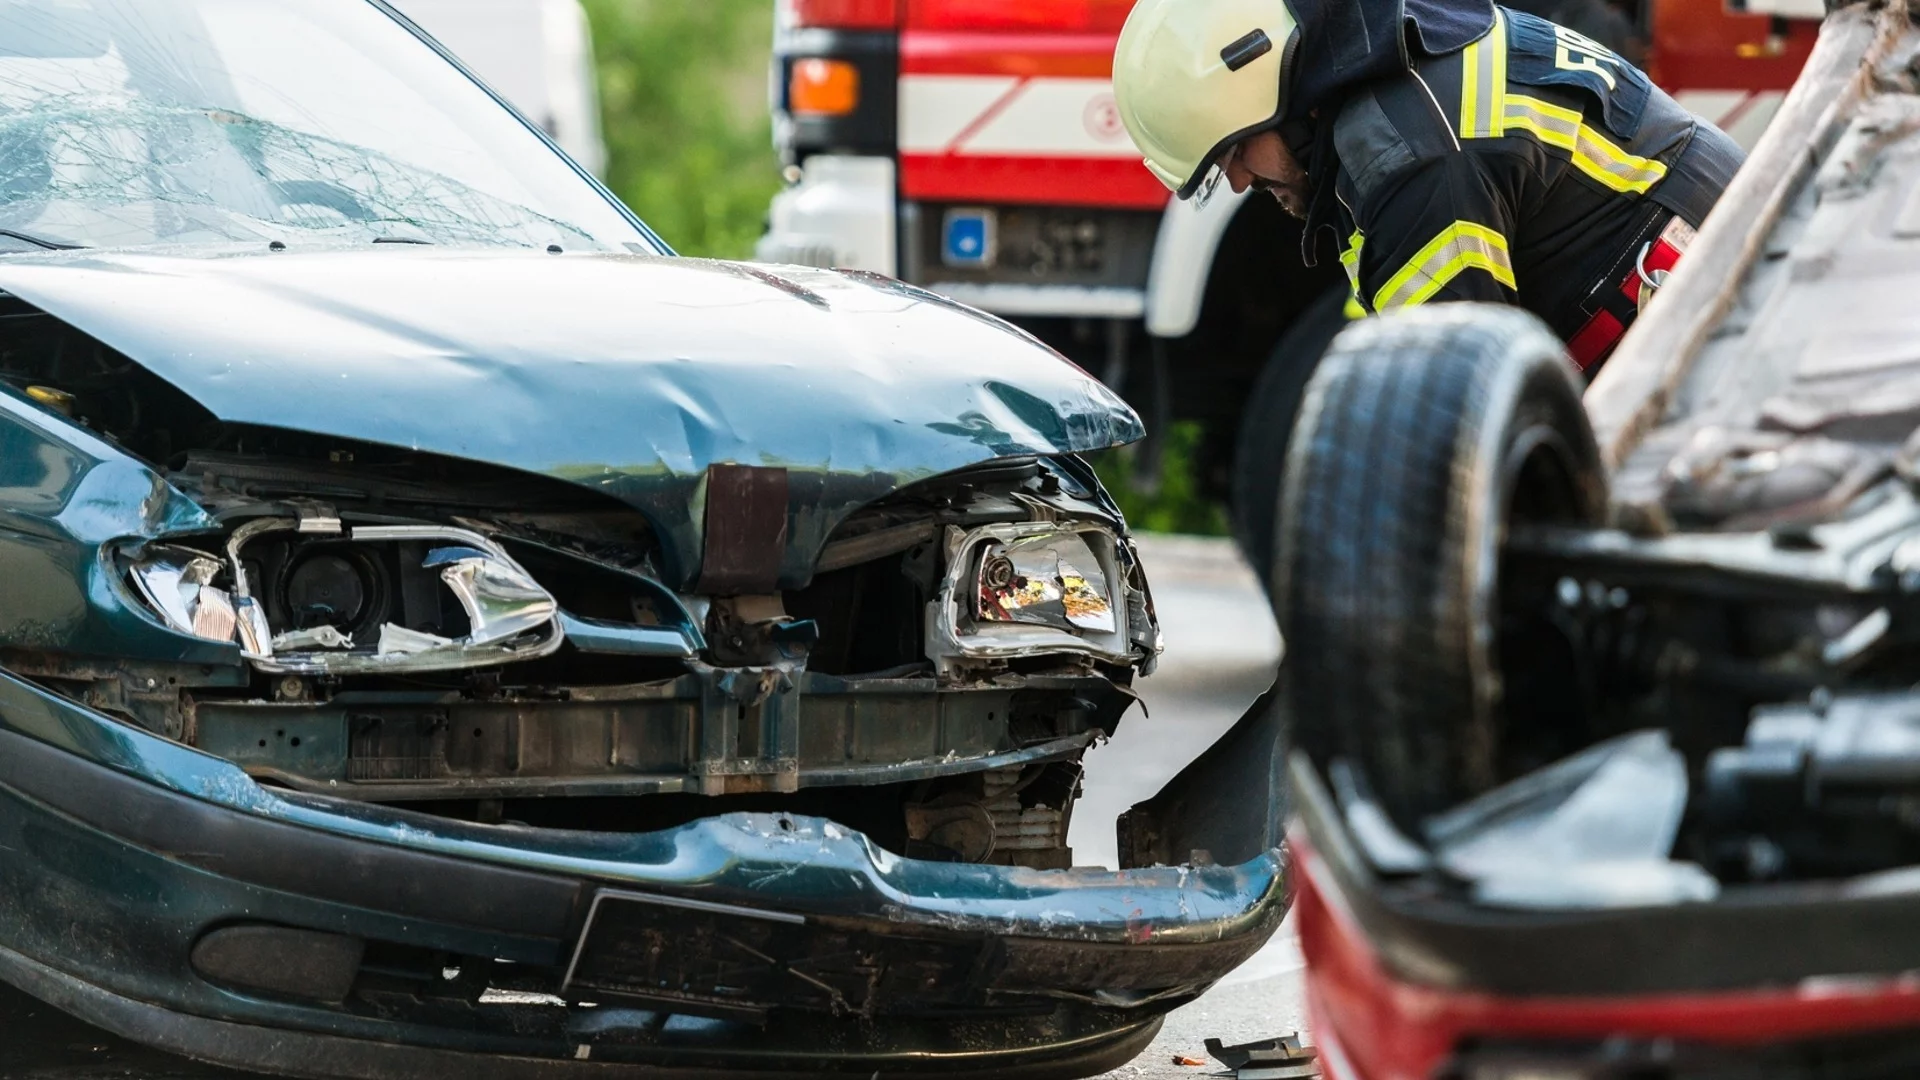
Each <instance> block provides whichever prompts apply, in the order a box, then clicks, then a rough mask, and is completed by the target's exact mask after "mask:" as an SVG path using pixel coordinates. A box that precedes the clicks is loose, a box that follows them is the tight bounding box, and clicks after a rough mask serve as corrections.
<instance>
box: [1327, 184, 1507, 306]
mask: <svg viewBox="0 0 1920 1080" xmlns="http://www.w3.org/2000/svg"><path fill="white" fill-rule="evenodd" d="M1356 211H1357V213H1356V215H1355V216H1356V219H1357V221H1358V224H1359V226H1360V233H1361V235H1362V237H1363V238H1364V239H1363V240H1362V242H1361V243H1360V244H1359V245H1358V247H1359V250H1358V252H1357V253H1350V254H1349V256H1348V259H1347V260H1343V261H1348V262H1349V265H1350V268H1351V269H1350V273H1353V274H1355V277H1356V286H1357V288H1356V292H1357V293H1358V295H1359V297H1360V299H1361V301H1362V302H1363V303H1364V304H1365V305H1366V306H1367V308H1368V310H1371V311H1376V312H1379V311H1391V310H1393V309H1394V308H1400V307H1407V306H1410V305H1413V304H1426V303H1435V302H1439V301H1446V300H1485V301H1492V302H1497V303H1514V302H1515V301H1516V300H1517V295H1516V292H1515V289H1516V285H1515V282H1514V276H1513V253H1512V248H1511V243H1510V238H1511V237H1512V236H1513V235H1514V233H1515V231H1516V229H1515V224H1516V223H1515V221H1514V214H1513V207H1512V200H1511V199H1510V198H1509V197H1508V196H1507V195H1506V193H1505V192H1503V191H1502V190H1501V185H1500V184H1499V183H1498V182H1497V179H1496V178H1495V177H1493V176H1491V175H1489V173H1488V171H1487V169H1486V166H1485V164H1484V163H1483V162H1482V161H1481V160H1480V159H1479V155H1476V154H1461V153H1454V154H1447V155H1444V156H1441V157H1436V158H1433V159H1430V160H1428V161H1425V162H1422V163H1420V164H1418V165H1415V166H1413V167H1411V168H1409V169H1407V170H1406V171H1405V172H1404V173H1402V174H1400V175H1399V176H1395V177H1393V178H1392V179H1390V180H1389V181H1388V182H1387V183H1385V184H1383V185H1381V189H1380V190H1379V191H1377V192H1374V193H1372V194H1371V197H1369V198H1367V199H1366V200H1365V201H1364V202H1363V204H1362V205H1361V206H1359V207H1357V208H1356ZM1355 254H1357V256H1358V257H1357V258H1354V257H1353V255H1355Z"/></svg>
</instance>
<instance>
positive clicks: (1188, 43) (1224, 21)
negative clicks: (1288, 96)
mask: <svg viewBox="0 0 1920 1080" xmlns="http://www.w3.org/2000/svg"><path fill="white" fill-rule="evenodd" d="M1296 28H1297V24H1296V22H1295V21H1294V17H1293V13H1292V12H1291V11H1289V10H1287V5H1286V3H1285V0H1140V2H1139V3H1137V4H1135V5H1134V8H1133V13H1132V14H1130V15H1129V16H1128V17H1127V25H1126V27H1125V28H1124V29H1122V30H1121V31H1120V42H1119V44H1118V45H1116V46H1115V47H1114V50H1113V93H1114V100H1115V101H1116V102H1117V103H1118V105H1119V107H1120V119H1121V122H1122V123H1124V124H1126V126H1127V134H1129V135H1132V136H1133V142H1134V145H1136V146H1138V147H1139V148H1140V152H1141V153H1142V154H1145V155H1146V159H1147V168H1148V169H1149V170H1151V171H1152V173H1153V175H1155V176H1157V177H1159V178H1160V182H1161V183H1163V184H1165V185H1167V187H1169V188H1171V189H1172V190H1173V191H1174V193H1175V194H1177V195H1179V196H1180V197H1181V198H1182V199H1185V198H1190V197H1192V195H1193V194H1194V192H1195V191H1197V190H1199V188H1200V186H1201V183H1202V181H1205V180H1206V179H1207V174H1208V172H1210V171H1211V170H1212V169H1213V167H1214V166H1215V165H1217V164H1218V163H1219V158H1220V157H1221V155H1222V153H1223V152H1224V151H1226V149H1227V148H1228V147H1230V146H1232V145H1233V144H1234V143H1235V142H1236V141H1238V140H1239V139H1241V138H1244V137H1245V136H1247V135H1251V134H1253V133H1254V132H1257V131H1260V130H1262V129H1265V128H1270V127H1273V126H1274V125H1276V124H1277V123H1279V120H1280V112H1281V107H1282V106H1283V104H1284V101H1283V97H1284V95H1285V83H1284V81H1283V79H1282V63H1283V62H1284V61H1285V60H1286V58H1287V57H1288V55H1289V54H1290V53H1291V51H1292V45H1293V38H1294V32H1295V29H1296ZM1217 179H1218V178H1217V176H1216V178H1215V181H1216V182H1217Z"/></svg>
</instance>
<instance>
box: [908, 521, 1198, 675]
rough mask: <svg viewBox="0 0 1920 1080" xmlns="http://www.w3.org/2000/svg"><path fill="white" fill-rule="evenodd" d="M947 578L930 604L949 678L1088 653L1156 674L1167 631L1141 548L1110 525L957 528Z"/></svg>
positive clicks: (951, 536)
mask: <svg viewBox="0 0 1920 1080" xmlns="http://www.w3.org/2000/svg"><path fill="white" fill-rule="evenodd" d="M946 549H947V551H946V555H947V562H946V565H947V574H946V577H945V580H944V584H943V585H942V587H941V591H940V595H939V596H938V597H936V598H935V599H934V601H933V603H931V604H930V605H928V623H929V625H928V634H927V641H928V654H929V656H930V657H931V659H932V660H933V661H934V664H935V666H936V668H937V669H938V670H939V671H940V672H941V674H943V675H944V674H947V673H949V672H951V671H952V670H953V669H954V668H956V667H962V666H965V665H966V664H967V662H968V661H970V660H974V661H979V660H1009V659H1016V658H1019V657H1024V656H1040V655H1045V654H1049V653H1079V654H1082V655H1086V656H1092V657H1096V658H1099V659H1102V660H1107V661H1110V662H1112V663H1117V664H1134V665H1138V666H1140V667H1141V668H1142V669H1143V670H1151V668H1152V665H1153V662H1154V659H1155V658H1156V657H1157V656H1158V655H1159V652H1160V629H1159V625H1158V623H1157V621H1156V620H1155V618H1154V614H1153V601H1152V598H1151V597H1150V596H1149V594H1148V592H1147V585H1146V577H1145V575H1144V574H1143V573H1142V572H1141V570H1140V565H1139V557H1138V555H1137V554H1136V553H1135V552H1134V550H1133V546H1132V544H1130V543H1128V542H1127V541H1124V540H1122V539H1120V538H1119V537H1118V536H1116V535H1115V533H1114V531H1113V530H1112V529H1110V528H1108V527H1107V526H1106V525H1104V524H1097V523H1090V522H1025V523H1021V524H1010V525H987V526H984V527H981V528H977V529H961V528H957V527H949V528H948V529H947V534H946Z"/></svg>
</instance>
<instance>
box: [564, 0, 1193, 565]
mask: <svg viewBox="0 0 1920 1080" xmlns="http://www.w3.org/2000/svg"><path fill="white" fill-rule="evenodd" d="M584 3H585V5H586V9H587V16H588V18H589V20H590V21H591V22H592V25H593V51H594V61H595V63H596V65H597V66H598V68H599V76H600V110H601V118H602V124H603V127H604V128H605V138H606V143H607V175H606V180H607V185H608V186H609V187H611V188H612V189H613V191H614V193H615V194H616V195H619V196H620V198H622V199H623V200H625V201H626V203H627V205H628V206H631V207H633V208H634V210H636V211H638V212H639V214H640V216H641V217H642V218H644V219H646V222H647V224H649V225H651V226H653V228H654V230H655V231H657V232H658V233H659V234H660V235H661V236H662V237H664V238H665V239H666V241H667V243H669V244H672V245H673V247H674V249H675V250H677V251H679V252H680V253H681V254H683V255H700V256H708V257H711V258H721V259H739V258H746V257H749V256H751V255H752V254H753V245H754V241H755V240H757V239H758V238H759V236H760V232H761V229H762V228H763V227H764V223H765V220H766V213H767V204H768V202H769V201H771V200H772V198H773V195H774V193H775V192H776V191H778V190H779V189H780V185H781V180H780V161H779V156H778V155H776V154H775V153H774V151H773V145H772V124H771V121H770V119H769V117H768V115H767V64H768V59H769V54H770V52H771V50H772V44H773V0H584ZM1199 439H1200V430H1199V428H1198V426H1197V425H1194V424H1191V423H1186V424H1175V425H1173V427H1172V429H1171V430H1170V431H1169V432H1168V434H1167V444H1166V448H1165V456H1164V459H1163V461H1162V467H1161V470H1160V475H1159V476H1158V477H1157V478H1156V479H1154V480H1151V481H1149V480H1146V479H1144V478H1143V475H1142V470H1141V469H1140V467H1139V459H1138V456H1137V453H1136V451H1135V450H1134V449H1132V448H1129V449H1124V450H1118V451H1112V452H1109V453H1104V454H1098V455H1095V462H1094V464H1095V466H1096V467H1097V468H1098V469H1099V471H1100V475H1101V477H1102V479H1103V480H1104V481H1105V482H1106V483H1107V485H1108V487H1109V488H1110V489H1111V490H1112V491H1113V494H1114V497H1115V498H1116V499H1117V500H1119V502H1120V505H1121V508H1122V509H1123V510H1125V511H1126V514H1127V518H1128V520H1129V521H1130V522H1132V524H1133V526H1134V527H1135V528H1136V529H1145V530H1149V531H1155V532H1198V533H1221V532H1224V531H1225V527H1226V519H1225V516H1224V515H1223V514H1222V512H1221V509H1220V507H1219V506H1218V504H1216V503H1213V502H1210V501H1209V500H1207V499H1205V498H1202V497H1201V495H1200V494H1199V492H1198V490H1197V488H1196V485H1195V482H1194V475H1193V473H1194V470H1193V468H1192V465H1191V462H1192V458H1193V451H1194V448H1195V446H1196V445H1197V444H1198V442H1199Z"/></svg>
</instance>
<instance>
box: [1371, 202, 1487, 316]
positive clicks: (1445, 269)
mask: <svg viewBox="0 0 1920 1080" xmlns="http://www.w3.org/2000/svg"><path fill="white" fill-rule="evenodd" d="M1468 270H1485V271H1486V272H1487V273H1489V274H1491V275H1493V279H1494V280H1495V281H1498V282H1499V283H1500V284H1502V285H1505V286H1506V287H1507V288H1509V289H1511V288H1514V287H1515V285H1514V277H1513V258H1512V256H1511V255H1510V254H1509V252H1508V249H1507V238H1506V237H1505V236H1502V235H1501V234H1500V233H1499V232H1498V231H1497V230H1494V229H1490V228H1488V227H1487V226H1485V225H1480V224H1477V223H1475V222H1471V221H1456V222H1454V223H1453V224H1451V225H1449V226H1447V227H1446V228H1444V229H1442V230H1440V232H1439V234H1438V235H1436V236H1435V237H1434V238H1433V239H1432V240H1429V241H1427V244H1426V246H1425V247H1423V248H1421V249H1420V250H1419V251H1418V252H1417V253H1415V254H1414V256H1413V258H1411V259H1408V260H1407V264H1406V265H1405V266H1403V267H1401V268H1400V270H1399V272H1398V273H1396V274H1394V275H1393V276H1392V277H1391V278H1388V279H1387V283H1386V284H1385V285H1383V286H1381V288H1380V291H1379V292H1378V293H1375V294H1374V297H1373V310H1375V311H1386V310H1388V309H1390V308H1396V307H1410V306H1412V305H1414V304H1421V303H1425V302H1426V301H1427V300H1429V299H1432V297H1433V296H1434V294H1435V293H1438V292H1439V291H1440V290H1441V289H1444V288H1446V287H1447V283H1448V282H1450V281H1452V280H1453V279H1454V278H1456V277H1459V276H1460V275H1461V274H1462V273H1465V272H1466V271H1468Z"/></svg>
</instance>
